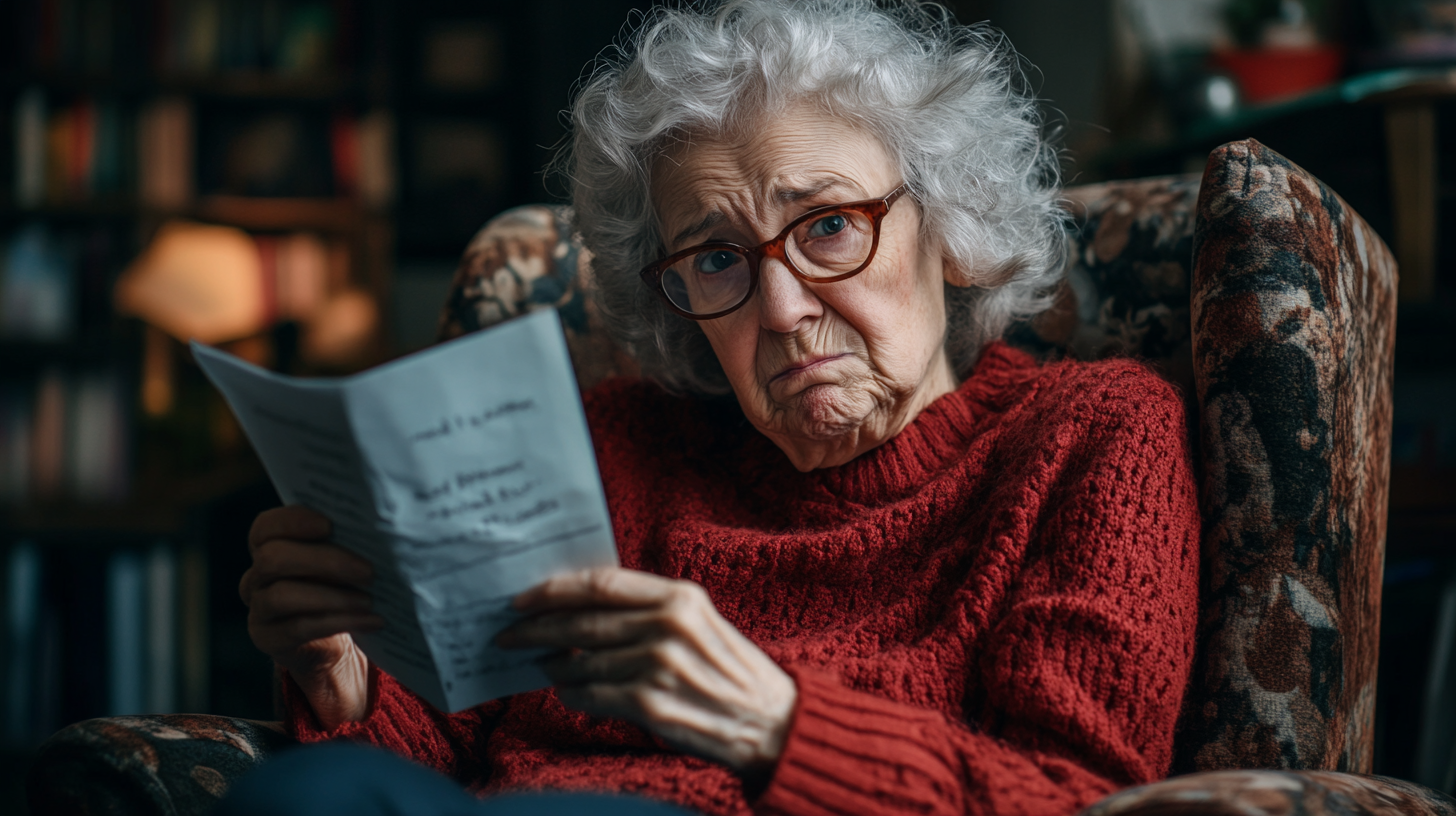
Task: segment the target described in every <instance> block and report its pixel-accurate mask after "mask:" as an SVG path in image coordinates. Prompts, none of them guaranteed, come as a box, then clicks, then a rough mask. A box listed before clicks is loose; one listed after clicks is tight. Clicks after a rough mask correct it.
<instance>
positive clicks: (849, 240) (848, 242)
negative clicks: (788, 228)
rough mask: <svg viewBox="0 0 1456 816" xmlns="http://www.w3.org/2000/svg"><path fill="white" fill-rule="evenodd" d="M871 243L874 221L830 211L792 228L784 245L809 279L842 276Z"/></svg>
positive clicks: (861, 260)
mask: <svg viewBox="0 0 1456 816" xmlns="http://www.w3.org/2000/svg"><path fill="white" fill-rule="evenodd" d="M874 244H875V224H874V222H873V221H872V220H870V218H869V216H867V215H865V214H864V213H861V212H856V211H854V210H832V211H830V212H827V213H821V214H819V215H818V216H815V217H814V218H811V219H809V220H808V221H805V222H804V223H802V224H800V225H798V226H797V227H794V231H793V232H792V233H790V234H789V240H788V242H787V244H786V245H785V247H784V250H785V251H786V252H787V253H788V255H789V259H790V260H792V261H793V262H794V266H795V267H796V268H798V270H799V271H800V272H802V273H803V274H804V275H806V276H807V277H810V278H832V277H835V276H838V275H845V274H848V273H850V272H853V271H855V270H856V269H859V268H860V267H861V266H862V265H864V262H865V259H866V258H868V257H869V256H870V248H871V247H873V246H874Z"/></svg>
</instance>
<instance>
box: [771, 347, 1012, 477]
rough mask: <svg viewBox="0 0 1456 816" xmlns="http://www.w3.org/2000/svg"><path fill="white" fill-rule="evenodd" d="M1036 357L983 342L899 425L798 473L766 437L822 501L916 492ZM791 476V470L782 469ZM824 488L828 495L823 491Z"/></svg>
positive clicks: (1001, 405) (959, 452) (1005, 399)
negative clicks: (876, 442) (942, 390)
mask: <svg viewBox="0 0 1456 816" xmlns="http://www.w3.org/2000/svg"><path fill="white" fill-rule="evenodd" d="M1035 366H1036V363H1035V361H1034V360H1033V358H1032V357H1031V356H1030V355H1028V354H1026V353H1025V352H1022V351H1019V350H1016V349H1013V348H1011V347H1009V346H1007V345H1006V344H1005V343H1002V342H999V341H998V342H996V343H993V344H991V345H989V346H987V347H986V349H985V350H984V351H982V353H981V357H980V359H979V360H977V362H976V365H975V366H974V367H973V368H972V370H971V373H970V376H968V377H967V378H966V379H965V381H963V382H962V383H961V384H960V386H959V387H958V388H957V389H956V390H955V391H952V392H951V393H949V394H946V395H944V396H942V397H940V398H939V399H937V400H935V401H934V402H932V403H931V404H930V405H927V406H926V407H925V408H924V410H922V411H921V412H920V415H919V416H917V417H916V418H915V419H914V420H912V421H911V423H910V424H909V425H907V426H906V427H905V429H904V430H902V431H900V433H899V434H897V435H896V436H895V437H893V438H892V439H890V441H888V442H886V443H885V444H883V445H880V446H879V447H877V448H875V449H873V450H871V451H868V452H867V453H864V454H863V455H861V456H859V457H857V458H855V459H853V460H852V461H849V462H846V463H845V464H843V465H840V466H838V467H833V468H824V469H821V470H815V471H811V472H809V473H804V474H798V472H797V471H793V470H792V466H790V465H789V463H788V460H787V458H786V457H784V454H783V452H782V451H779V450H778V448H777V447H775V446H774V445H773V443H772V442H769V441H768V440H767V438H763V441H764V442H765V443H767V446H768V447H770V448H772V449H773V454H774V455H777V456H778V458H779V461H780V462H781V463H782V466H783V468H785V470H786V471H790V472H792V474H794V475H797V476H799V477H800V478H802V479H804V480H806V482H807V483H802V484H801V487H803V488H806V489H807V491H806V492H804V493H800V495H801V496H803V497H804V498H806V499H810V500H813V499H812V498H811V497H812V495H813V494H819V496H818V498H820V499H822V500H826V501H834V502H844V501H850V502H855V503H858V504H865V505H880V504H884V503H886V502H891V501H897V500H899V499H901V498H903V497H905V496H907V495H910V494H912V493H915V492H916V491H918V490H919V489H920V488H921V487H923V486H924V485H925V484H926V483H928V482H929V481H930V480H931V479H933V478H934V477H935V476H936V475H937V474H939V473H940V472H941V471H942V470H944V468H945V467H946V466H947V465H948V464H949V463H952V462H955V461H959V460H960V459H961V458H962V457H963V455H964V453H965V450H966V447H967V446H968V445H969V444H970V442H971V440H972V439H974V438H975V436H976V435H977V434H978V432H979V429H980V427H981V425H982V422H981V420H982V419H983V418H985V417H986V416H988V415H989V414H994V413H999V412H1000V411H1003V410H1005V408H1006V407H1007V406H1008V405H1009V403H1010V402H1011V401H1012V395H1013V393H1014V392H1018V391H1019V389H1016V388H1012V387H1010V386H1014V385H1015V384H1016V383H1019V382H1025V381H1026V380H1027V379H1028V375H1029V373H1030V372H1031V371H1033V370H1034V369H1035ZM785 475H788V476H789V477H790V479H792V478H793V476H792V475H790V474H789V473H786V474H785ZM825 493H827V494H829V495H824V494H825Z"/></svg>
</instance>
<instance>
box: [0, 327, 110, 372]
mask: <svg viewBox="0 0 1456 816" xmlns="http://www.w3.org/2000/svg"><path fill="white" fill-rule="evenodd" d="M116 340H117V337H116V336H115V335H111V334H104V335H103V334H93V335H87V336H82V337H75V338H68V339H65V340H56V341H40V340H21V339H15V338H0V369H3V370H4V371H6V372H15V371H17V370H26V369H32V368H36V367H38V366H47V365H88V364H94V363H104V362H110V361H112V360H114V359H116V353H117V344H116Z"/></svg>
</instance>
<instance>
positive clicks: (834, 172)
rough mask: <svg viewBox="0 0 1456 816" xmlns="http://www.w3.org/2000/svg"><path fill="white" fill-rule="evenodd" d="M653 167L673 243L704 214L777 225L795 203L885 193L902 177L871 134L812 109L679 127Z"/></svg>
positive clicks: (656, 204) (664, 230) (668, 240)
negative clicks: (730, 123)
mask: <svg viewBox="0 0 1456 816" xmlns="http://www.w3.org/2000/svg"><path fill="white" fill-rule="evenodd" d="M650 172H651V187H650V190H651V195H652V203H653V209H654V213H655V215H656V220H657V226H658V231H659V235H661V236H662V239H663V242H664V243H665V244H668V245H671V244H673V243H674V239H675V238H676V237H677V236H679V235H680V234H681V233H682V232H683V230H685V229H690V228H691V227H692V226H693V225H695V224H698V223H702V222H703V221H704V220H705V219H706V220H707V221H714V220H718V221H723V222H730V223H735V224H739V225H740V226H749V225H753V224H752V222H756V221H764V222H773V221H775V220H777V219H778V218H780V217H781V215H782V212H783V211H784V210H785V209H786V208H787V207H789V206H790V205H792V204H794V203H795V202H803V201H806V200H814V201H815V202H816V203H833V202H836V201H848V200H853V199H859V198H869V197H873V196H878V195H884V193H885V192H886V190H888V189H889V188H890V187H893V186H894V185H895V184H897V183H898V179H899V177H900V171H899V168H898V167H897V166H896V163H895V162H894V161H893V159H892V157H891V155H890V153H889V151H888V150H887V149H886V148H885V146H884V144H883V142H881V140H880V139H879V138H878V137H877V136H875V135H874V134H873V133H871V132H869V131H868V130H866V129H865V128H862V127H859V126H857V125H855V124H853V123H850V122H848V121H846V120H844V119H841V118H836V117H834V116H831V115H828V114H826V113H822V112H819V111H816V110H814V109H812V108H806V107H799V108H795V109H791V110H788V111H784V112H781V113H780V114H779V115H775V116H768V115H765V116H761V117H756V118H755V119H754V120H753V121H752V122H751V123H746V124H743V125H740V126H737V127H734V128H732V129H728V130H716V131H715V130H712V129H709V128H701V127H700V128H695V129H684V130H681V131H679V132H676V133H674V134H672V136H671V138H669V139H666V140H664V142H663V144H662V147H661V150H660V152H659V153H658V155H657V157H656V158H655V160H654V161H653V162H652V165H651V171H650ZM881 188H884V189H881ZM755 226H756V225H755Z"/></svg>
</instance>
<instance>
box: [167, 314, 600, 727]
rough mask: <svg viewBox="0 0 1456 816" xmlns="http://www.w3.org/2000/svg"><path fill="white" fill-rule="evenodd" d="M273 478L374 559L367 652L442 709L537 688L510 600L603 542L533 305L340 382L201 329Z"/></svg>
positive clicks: (562, 346)
mask: <svg viewBox="0 0 1456 816" xmlns="http://www.w3.org/2000/svg"><path fill="white" fill-rule="evenodd" d="M192 350H193V354H194V355H195V356H196V358H197V361H198V363H199V364H200V365H201V366H202V369H203V371H204V373H206V374H207V376H208V378H209V379H211V380H212V382H213V384H214V385H216V386H217V388H218V390H219V391H221V392H222V394H223V396H224V397H225V398H226V400H227V402H228V405H229V406H231V407H232V410H233V413H234V414H235V415H236V416H237V418H238V421H239V423H240V424H241V425H242V427H243V430H244V431H245V432H246V434H247V436H248V439H249V440H250V441H251V442H252V443H253V447H254V448H255V449H256V450H257V452H258V456H259V458H261V459H262V461H263V465H264V467H265V468H266V469H267V471H268V475H269V477H270V478H271V479H272V481H273V485H274V487H275V488H277V490H278V493H279V495H280V496H281V497H282V498H283V501H284V502H285V503H287V504H302V505H306V506H309V507H312V508H313V509H315V510H317V511H319V512H321V513H323V514H324V515H325V516H327V517H328V518H329V519H330V521H332V523H333V540H334V541H335V542H336V543H337V544H339V545H340V546H342V547H345V548H347V549H349V550H350V551H352V552H355V553H357V554H358V555H360V556H361V557H363V558H365V559H366V560H368V561H369V562H370V563H371V564H372V565H373V566H374V580H373V582H372V583H371V584H370V586H369V591H370V593H371V594H372V595H373V598H374V609H375V611H377V612H378V613H379V614H380V615H382V616H383V617H384V619H385V620H386V622H387V623H386V626H385V628H384V629H383V630H381V631H379V632H375V633H366V634H356V635H355V639H356V641H357V642H358V643H359V645H360V647H361V648H362V649H363V650H364V653H365V654H366V655H368V656H369V659H370V660H372V661H373V662H374V663H376V664H377V665H378V666H379V667H380V668H382V669H383V670H385V671H387V672H389V673H390V674H391V675H393V676H394V677H395V678H397V679H399V680H400V682H402V683H404V684H405V685H406V686H408V687H409V688H411V689H413V690H414V691H415V692H416V693H418V694H419V695H420V696H422V697H424V698H425V699H426V700H428V701H429V702H430V703H431V704H432V705H434V706H435V707H436V708H439V709H441V710H442V711H450V712H454V711H460V710H462V709H465V708H470V707H471V706H475V705H479V704H480V703H482V702H485V701H487V700H492V699H495V698H497V697H502V696H505V695H507V694H515V693H518V692H523V691H530V690H532V689H537V688H542V687H544V686H546V685H549V682H548V680H547V678H546V676H545V674H544V672H543V671H542V670H541V668H540V666H539V665H538V664H537V663H536V658H537V657H539V656H540V653H539V652H534V651H531V650H503V649H499V648H497V647H496V646H495V645H494V638H495V635H496V634H497V633H498V632H499V631H500V630H501V629H503V628H504V627H505V626H507V625H508V624H510V623H511V622H512V621H514V620H515V619H516V614H515V613H514V612H513V610H512V609H511V601H512V599H513V598H514V597H515V596H516V595H517V594H519V593H521V592H523V591H525V590H527V589H529V588H531V587H533V586H535V585H537V584H538V583H540V582H541V581H543V580H545V579H546V578H548V577H550V576H551V575H553V574H555V573H558V572H564V571H568V570H574V569H584V568H588V567H596V566H605V565H615V564H616V563H617V552H616V545H615V539H614V538H613V535H612V529H611V520H610V517H609V515H608V513H607V506H606V499H605V497H604V495H603V493H602V486H601V480H600V477H599V476H598V473H597V469H596V459H595V455H594V453H593V450H592V444H591V439H590V437H589V435H588V432H587V427H586V419H585V416H584V414H583V412H582V408H581V400H580V396H579V394H578V393H577V390H576V379H575V377H574V376H573V374H572V369H571V362H570V360H569V358H568V357H567V351H566V340H565V337H564V335H563V333H562V330H561V323H560V319H559V318H558V316H557V314H556V312H555V311H554V310H550V309H547V310H543V311H539V312H535V313H532V314H530V315H528V316H525V317H521V318H517V319H515V320H511V321H508V322H506V323H503V324H501V325H498V326H495V327H492V328H491V329H488V330H485V331H481V332H477V333H475V334H471V335H467V336H465V337H462V338H460V339H458V340H454V341H451V342H449V343H445V344H442V345H439V346H436V347H434V348H431V349H427V350H425V351H422V352H419V353H416V354H413V355H410V356H408V357H405V358H402V359H400V360H396V361H394V362H391V363H387V364H385V365H383V366H380V367H378V368H375V369H372V370H370V371H366V372H364V373H362V374H358V375H354V376H352V377H347V378H343V379H332V380H330V379H315V380H301V379H298V378H292V377H286V376H283V375H280V374H274V373H272V372H268V371H264V370H263V369H260V368H256V367H254V366H251V365H248V364H246V363H243V362H241V361H239V360H237V359H236V358H233V357H231V356H229V355H227V354H224V353H222V352H220V351H217V350H215V349H212V348H209V347H207V346H203V345H201V344H198V343H193V345H192Z"/></svg>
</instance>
